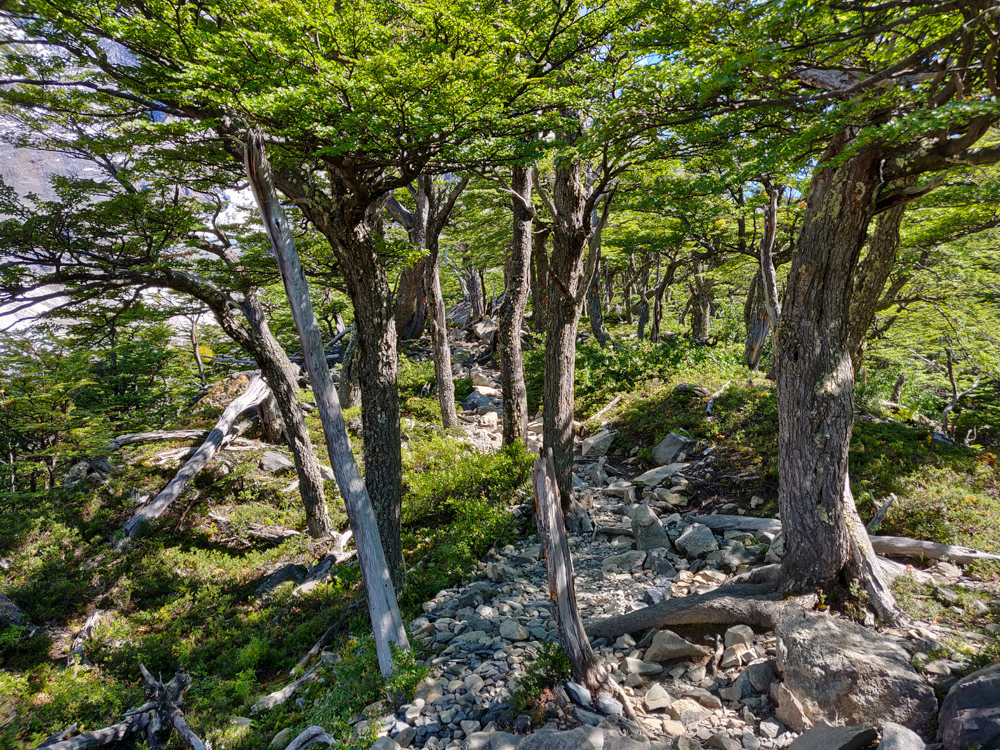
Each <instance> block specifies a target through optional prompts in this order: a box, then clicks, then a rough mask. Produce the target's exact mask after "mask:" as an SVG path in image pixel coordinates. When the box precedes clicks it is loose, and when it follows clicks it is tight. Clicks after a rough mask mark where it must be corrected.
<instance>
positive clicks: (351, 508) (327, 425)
mask: <svg viewBox="0 0 1000 750" xmlns="http://www.w3.org/2000/svg"><path fill="white" fill-rule="evenodd" d="M246 172H247V176H248V178H249V180H250V185H251V189H252V191H253V194H254V198H255V199H256V201H257V205H258V207H259V208H260V212H261V217H262V218H263V221H264V227H265V229H266V231H267V235H268V239H269V240H270V242H271V246H272V248H273V249H274V252H275V256H276V258H277V260H278V268H279V270H280V271H281V278H282V281H283V282H284V285H285V292H286V294H287V296H288V301H289V306H290V307H291V310H292V317H293V318H294V320H295V327H296V329H297V330H298V332H299V338H300V339H301V341H302V353H303V356H304V357H305V361H306V368H307V369H308V371H309V375H310V378H311V380H312V384H313V393H314V395H315V397H316V405H317V407H318V408H319V412H320V417H321V419H322V422H323V434H324V436H325V438H326V445H327V451H328V453H329V456H330V463H331V466H332V467H333V472H334V475H335V476H336V479H337V485H338V486H339V487H340V491H341V494H342V495H343V497H344V503H345V505H346V507H347V515H348V518H349V520H350V522H351V531H352V532H353V535H354V544H355V546H356V547H357V550H358V560H359V562H360V564H361V578H362V583H363V585H364V588H365V598H366V600H367V602H368V612H369V614H370V616H371V623H372V630H373V632H374V634H375V648H376V652H377V654H378V662H379V668H380V669H381V672H382V675H383V676H384V677H388V676H389V675H391V674H392V672H393V669H394V666H393V657H392V651H391V648H390V644H396V645H398V646H399V647H401V648H407V647H408V642H407V637H406V629H405V628H404V626H403V621H402V617H401V616H400V613H399V606H398V604H397V602H396V593H395V587H394V583H393V576H392V568H391V567H390V565H391V563H390V562H389V561H388V560H387V559H386V558H387V556H386V555H385V554H384V552H383V542H382V541H381V540H380V536H382V533H383V528H382V525H381V524H380V523H379V522H378V521H379V520H380V519H377V517H376V513H375V512H374V510H373V507H372V506H373V503H372V502H371V500H370V498H369V493H368V490H367V489H366V486H365V482H364V481H362V479H361V473H360V472H359V471H358V465H357V463H356V462H355V460H354V453H353V451H352V450H351V443H350V438H349V437H348V435H347V426H346V425H345V424H344V415H343V412H342V411H341V408H340V401H339V400H338V398H337V391H336V390H335V389H334V387H333V381H332V379H331V378H330V371H329V368H328V366H327V363H326V353H325V351H324V350H323V338H322V335H321V334H320V330H319V325H318V324H317V323H316V316H315V314H314V313H313V309H312V301H311V299H310V297H309V286H308V283H307V281H306V278H305V274H304V273H303V271H302V265H301V263H300V261H299V256H298V251H297V250H296V248H295V241H294V239H293V238H292V233H291V229H290V227H289V225H288V223H287V221H286V220H285V216H284V212H283V211H282V209H281V205H280V204H279V203H278V201H277V197H276V193H275V190H274V181H273V177H272V175H271V169H270V166H269V165H268V163H267V160H266V158H265V156H264V147H263V139H262V138H261V135H260V134H259V132H252V133H248V136H247V144H246ZM373 296H374V295H373ZM387 302H388V300H386V299H383V300H382V307H381V312H382V318H383V320H385V321H386V322H385V323H384V324H383V325H382V326H380V327H379V328H381V331H382V332H383V334H382V335H381V336H376V335H372V332H371V331H369V340H368V341H367V342H366V340H365V335H364V331H365V330H366V329H367V328H368V327H367V326H363V325H360V323H361V321H362V320H365V319H366V318H364V317H363V316H364V315H366V314H369V313H371V312H373V311H371V310H365V309H359V305H358V304H357V302H355V315H356V320H357V321H358V325H357V330H358V331H359V332H361V335H360V336H359V340H360V342H361V353H362V358H361V361H362V365H364V364H365V361H366V358H365V351H364V347H365V346H366V345H369V346H370V345H372V344H378V345H382V346H385V345H387V344H388V345H389V346H390V347H391V349H392V353H393V355H394V354H395V343H396V342H395V331H394V330H393V328H394V326H393V320H392V317H391V316H390V315H389V314H388V310H389V309H390V306H389V305H388V304H387ZM373 328H374V327H373ZM380 353H381V354H384V352H380ZM391 361H392V364H393V365H394V364H395V357H394V356H393V357H392V358H391ZM372 369H375V368H372ZM367 374H369V375H371V376H372V377H373V379H374V378H379V376H380V375H384V374H385V373H384V372H383V373H379V372H369V373H367ZM365 375H366V373H365V372H364V367H363V368H362V382H364V379H365ZM392 376H393V377H392V381H393V383H392V384H393V386H395V369H394V368H393V372H392ZM384 386H385V380H384V378H383V379H382V380H381V382H380V383H379V387H380V389H382V390H383V391H384ZM363 387H364V386H363ZM393 392H394V394H395V393H396V391H395V388H394V389H393ZM383 395H384V394H383ZM397 398H398V396H397ZM393 405H394V406H395V407H396V411H395V420H392V419H390V418H389V417H391V416H392V415H391V414H390V412H389V411H388V410H379V409H373V408H371V407H372V406H373V404H371V403H369V402H368V400H367V399H366V400H365V403H364V405H363V418H364V419H368V418H370V414H369V413H370V412H372V413H373V414H372V415H371V417H373V418H374V419H375V420H376V423H378V422H381V426H382V427H383V428H384V429H387V430H389V431H391V428H392V426H393V424H394V425H395V437H396V438H397V442H396V448H397V453H396V456H397V457H398V456H399V455H400V454H399V452H398V447H399V443H398V437H399V410H398V407H399V404H398V401H395V400H394V402H393V403H391V404H389V409H391V407H392V406H393ZM367 440H368V431H367V430H365V441H366V443H367ZM366 448H367V445H366ZM366 456H367V450H366ZM378 459H382V461H383V463H382V464H381V465H379V464H378V463H377V460H378ZM391 459H392V456H376V463H375V465H374V466H372V465H368V466H369V471H368V476H367V479H368V482H378V481H380V480H382V479H384V478H385V477H384V471H383V472H377V471H373V470H372V469H373V468H376V467H378V468H382V469H383V470H384V467H385V465H387V464H388V465H390V466H391V464H392V460H391ZM399 468H400V469H401V467H399ZM380 473H381V474H382V476H379V474H380ZM372 474H376V476H375V477H374V478H373V476H372ZM396 476H397V477H398V476H399V474H398V473H397V475H396ZM395 520H396V537H395V541H396V543H397V545H398V544H399V527H398V522H399V516H398V508H397V515H396V519H395ZM399 562H400V563H402V556H401V555H400V560H399Z"/></svg>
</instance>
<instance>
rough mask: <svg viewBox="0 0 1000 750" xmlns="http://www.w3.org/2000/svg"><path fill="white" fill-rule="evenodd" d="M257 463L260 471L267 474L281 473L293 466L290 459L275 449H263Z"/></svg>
mask: <svg viewBox="0 0 1000 750" xmlns="http://www.w3.org/2000/svg"><path fill="white" fill-rule="evenodd" d="M258 465H259V466H260V470H261V471H266V472H267V473H268V474H281V473H282V472H285V471H291V470H292V469H294V468H295V463H294V462H293V461H292V459H290V458H288V457H287V456H286V455H285V454H283V453H278V452H277V451H265V452H264V455H263V456H261V457H260V464H258Z"/></svg>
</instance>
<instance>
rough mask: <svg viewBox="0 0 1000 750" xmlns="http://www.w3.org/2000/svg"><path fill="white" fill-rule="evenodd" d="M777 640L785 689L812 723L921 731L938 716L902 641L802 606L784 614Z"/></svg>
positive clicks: (928, 687)
mask: <svg viewBox="0 0 1000 750" xmlns="http://www.w3.org/2000/svg"><path fill="white" fill-rule="evenodd" d="M775 634H776V635H777V637H778V649H777V652H778V669H779V670H780V671H781V672H782V673H783V674H784V686H783V687H784V688H786V689H787V690H789V691H791V693H792V694H793V695H794V696H795V697H796V698H797V699H798V700H799V701H800V702H801V704H802V706H803V708H804V710H805V715H806V716H807V717H808V718H809V719H811V720H812V721H813V722H818V721H820V720H822V719H834V718H837V719H840V720H842V721H847V722H852V723H862V722H868V723H871V724H874V725H879V724H882V723H884V722H886V721H893V722H896V723H897V724H902V725H903V726H906V727H909V728H910V729H914V730H918V731H919V730H922V729H924V728H925V727H926V726H927V725H928V724H929V723H930V721H931V718H932V717H933V716H934V713H935V711H936V708H937V699H936V698H935V697H934V690H933V688H931V686H930V685H928V684H927V683H926V682H924V680H923V679H922V678H921V677H920V675H918V674H917V673H916V672H915V671H914V670H913V668H912V667H911V666H910V655H909V652H908V651H907V650H906V648H904V646H903V642H902V641H901V640H899V639H897V638H893V637H891V636H887V635H882V634H880V633H876V632H874V631H873V630H871V629H869V628H866V627H863V626H861V625H856V624H854V623H851V622H845V621H843V620H836V619H834V618H832V617H829V616H828V615H822V614H813V613H809V612H806V611H805V610H804V609H803V608H802V607H797V606H789V607H786V608H785V610H784V612H783V613H782V615H781V618H780V620H779V621H778V625H777V627H776V628H775ZM779 718H780V717H779ZM793 728H794V727H793Z"/></svg>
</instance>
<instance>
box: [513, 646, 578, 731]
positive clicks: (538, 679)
mask: <svg viewBox="0 0 1000 750" xmlns="http://www.w3.org/2000/svg"><path fill="white" fill-rule="evenodd" d="M572 676H573V666H572V664H570V661H569V657H568V656H566V653H565V652H564V651H563V650H562V647H561V646H560V645H559V644H558V643H553V642H552V641H545V642H543V643H542V645H541V647H540V648H539V649H538V652H537V654H536V655H535V658H534V659H532V660H531V661H529V662H527V664H526V665H525V670H524V673H523V674H521V675H520V676H519V677H518V678H517V682H516V684H515V685H514V687H513V688H512V689H511V691H510V700H509V703H510V715H511V716H512V717H513V716H518V715H520V714H527V715H528V716H530V717H531V722H532V724H536V725H537V724H541V723H543V722H544V721H545V719H547V718H551V717H552V716H554V715H555V711H554V709H551V708H550V706H554V703H552V702H550V700H547V699H551V698H553V697H554V696H553V695H551V694H549V695H546V691H550V690H551V689H552V688H554V687H555V686H556V685H557V684H559V683H560V682H562V681H564V680H568V679H570V678H571V677H572Z"/></svg>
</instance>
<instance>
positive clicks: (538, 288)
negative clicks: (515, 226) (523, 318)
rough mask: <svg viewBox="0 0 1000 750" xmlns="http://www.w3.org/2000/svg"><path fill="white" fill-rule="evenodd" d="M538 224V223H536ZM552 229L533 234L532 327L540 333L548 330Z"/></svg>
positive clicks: (543, 229)
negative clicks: (547, 312)
mask: <svg viewBox="0 0 1000 750" xmlns="http://www.w3.org/2000/svg"><path fill="white" fill-rule="evenodd" d="M536 224H537V222H536ZM551 233H552V227H550V226H547V225H542V226H538V227H537V228H536V229H535V230H534V233H533V234H532V243H531V325H532V327H533V328H534V329H535V331H536V332H538V333H545V331H546V330H547V327H546V326H547V323H546V318H545V314H546V308H547V305H548V297H547V291H548V285H549V282H548V280H549V255H548V247H547V246H548V240H549V235H550V234H551Z"/></svg>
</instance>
